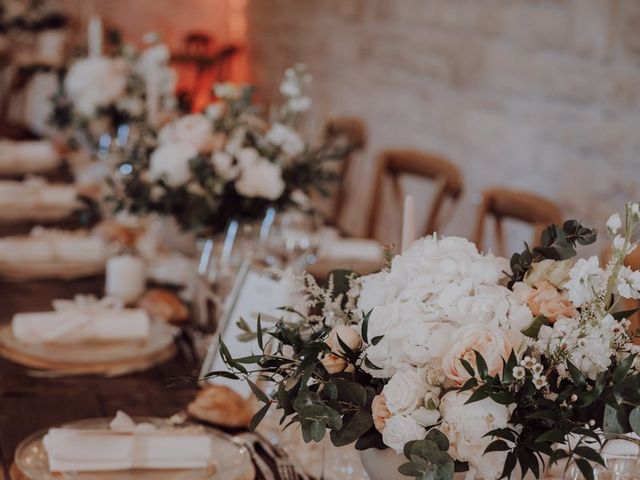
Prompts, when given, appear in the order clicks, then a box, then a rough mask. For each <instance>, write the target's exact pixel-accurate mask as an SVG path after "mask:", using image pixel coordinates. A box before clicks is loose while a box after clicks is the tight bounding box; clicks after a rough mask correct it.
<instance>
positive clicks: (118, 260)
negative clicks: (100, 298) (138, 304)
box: [105, 255, 147, 304]
mask: <svg viewBox="0 0 640 480" xmlns="http://www.w3.org/2000/svg"><path fill="white" fill-rule="evenodd" d="M146 283H147V268H146V265H145V264H144V262H143V261H142V260H141V259H140V258H138V257H134V256H133V255H119V256H117V257H112V258H110V259H109V260H107V269H106V281H105V292H106V294H107V296H111V297H117V298H120V299H122V300H123V301H124V302H125V303H129V304H130V303H133V302H135V301H136V300H137V299H138V298H139V297H140V295H142V294H143V293H144V290H145V287H146Z"/></svg>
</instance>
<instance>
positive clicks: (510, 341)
mask: <svg viewBox="0 0 640 480" xmlns="http://www.w3.org/2000/svg"><path fill="white" fill-rule="evenodd" d="M452 338H453V339H454V340H453V342H452V343H451V344H450V345H449V350H448V352H447V354H446V355H445V356H444V358H443V359H442V369H443V370H444V374H445V375H446V376H447V377H448V378H449V379H450V380H452V381H453V382H454V383H455V384H456V385H462V384H463V383H464V382H465V381H467V380H468V379H469V378H470V375H469V373H468V372H467V371H466V370H465V369H464V367H463V366H462V363H461V362H460V359H461V358H462V359H464V360H466V361H467V362H469V364H470V365H471V366H472V367H473V368H474V369H476V354H475V351H477V352H478V353H480V355H482V357H483V358H484V360H485V362H486V363H487V369H488V373H489V375H496V374H500V373H501V372H502V368H503V359H505V360H506V359H507V358H508V357H509V355H510V354H511V352H512V351H515V352H516V354H517V353H518V352H519V351H520V347H521V346H522V344H523V342H524V335H522V334H521V333H520V332H518V331H516V330H509V329H506V328H498V327H493V326H487V325H478V324H475V325H468V326H465V327H462V328H460V329H458V330H457V331H455V332H454V333H453V337H452Z"/></svg>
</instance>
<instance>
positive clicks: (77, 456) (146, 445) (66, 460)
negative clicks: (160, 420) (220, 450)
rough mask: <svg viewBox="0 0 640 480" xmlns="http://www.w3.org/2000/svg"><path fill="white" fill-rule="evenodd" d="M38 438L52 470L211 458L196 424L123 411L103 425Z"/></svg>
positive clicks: (195, 463)
mask: <svg viewBox="0 0 640 480" xmlns="http://www.w3.org/2000/svg"><path fill="white" fill-rule="evenodd" d="M43 443H44V447H45V449H46V451H47V455H48V457H49V469H50V470H51V471H52V472H69V471H87V472H89V471H94V472H95V471H112V470H114V471H115V470H131V469H138V468H147V469H174V468H175V469H187V468H206V467H208V466H209V465H210V463H211V460H212V459H211V450H212V445H211V438H210V437H209V436H207V435H206V434H204V432H203V431H202V430H201V429H199V428H195V427H186V428H171V429H166V430H165V429H159V428H158V427H156V426H154V425H152V424H148V423H141V424H138V425H136V424H135V423H134V422H133V420H131V418H130V417H129V416H128V415H126V414H125V413H123V412H118V414H117V415H116V418H115V419H114V420H113V421H112V422H111V425H110V428H108V429H95V430H77V429H71V428H52V429H51V430H49V432H48V433H47V434H46V435H45V437H44V441H43Z"/></svg>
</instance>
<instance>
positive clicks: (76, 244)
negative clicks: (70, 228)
mask: <svg viewBox="0 0 640 480" xmlns="http://www.w3.org/2000/svg"><path fill="white" fill-rule="evenodd" d="M107 257H108V247H107V244H106V243H105V242H104V240H102V239H101V238H99V237H94V236H90V235H88V234H87V233H86V232H65V231H60V230H51V229H44V228H41V227H36V228H34V229H33V230H32V231H31V233H30V235H29V236H28V237H24V236H12V237H4V238H0V262H10V263H32V262H63V263H64V262H74V263H76V262H80V263H104V262H105V261H106V259H107Z"/></svg>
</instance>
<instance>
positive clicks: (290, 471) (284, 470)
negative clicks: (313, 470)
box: [275, 457, 298, 480]
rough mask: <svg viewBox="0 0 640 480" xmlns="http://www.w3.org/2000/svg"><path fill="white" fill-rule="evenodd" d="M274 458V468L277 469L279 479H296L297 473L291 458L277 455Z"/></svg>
mask: <svg viewBox="0 0 640 480" xmlns="http://www.w3.org/2000/svg"><path fill="white" fill-rule="evenodd" d="M275 460H276V469H277V470H278V475H279V476H280V480H298V474H297V473H296V468H295V467H294V465H293V463H292V462H291V460H287V459H284V458H280V457H277V458H276V459H275Z"/></svg>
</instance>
